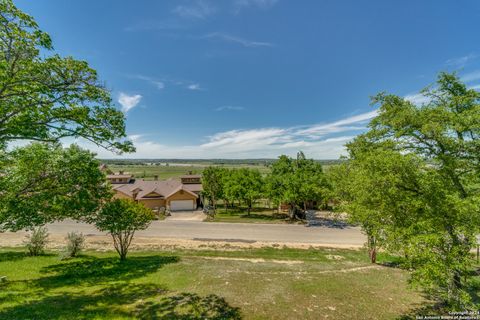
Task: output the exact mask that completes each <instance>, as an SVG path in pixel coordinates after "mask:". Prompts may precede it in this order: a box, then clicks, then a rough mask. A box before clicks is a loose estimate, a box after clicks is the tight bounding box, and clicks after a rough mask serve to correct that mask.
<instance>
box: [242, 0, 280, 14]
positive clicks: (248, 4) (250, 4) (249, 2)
mask: <svg viewBox="0 0 480 320" xmlns="http://www.w3.org/2000/svg"><path fill="white" fill-rule="evenodd" d="M277 2H278V0H235V1H234V2H233V7H234V11H235V13H239V12H240V11H242V10H243V9H247V8H259V9H269V8H271V7H273V6H274V5H275V4H277Z"/></svg>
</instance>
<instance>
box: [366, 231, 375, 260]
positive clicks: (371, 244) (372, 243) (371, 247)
mask: <svg viewBox="0 0 480 320" xmlns="http://www.w3.org/2000/svg"><path fill="white" fill-rule="evenodd" d="M368 256H369V257H370V262H371V263H377V243H376V239H375V237H374V236H368Z"/></svg>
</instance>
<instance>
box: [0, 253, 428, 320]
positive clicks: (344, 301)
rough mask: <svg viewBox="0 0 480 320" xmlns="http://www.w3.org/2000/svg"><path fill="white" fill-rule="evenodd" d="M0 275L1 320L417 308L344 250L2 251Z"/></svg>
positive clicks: (395, 272) (389, 276)
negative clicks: (121, 256) (122, 257)
mask: <svg viewBox="0 0 480 320" xmlns="http://www.w3.org/2000/svg"><path fill="white" fill-rule="evenodd" d="M381 258H382V257H381ZM383 259H384V258H383ZM1 275H5V276H7V278H8V280H7V281H6V282H4V283H1V284H0V319H134V318H140V319H323V318H328V319H394V318H396V317H398V316H400V315H402V314H405V313H408V312H409V311H411V310H413V309H414V308H417V307H419V306H420V304H422V302H424V300H423V299H422V298H421V296H420V295H419V293H417V292H415V291H413V290H410V289H408V287H407V277H408V276H407V273H406V272H405V271H403V270H400V269H397V268H391V267H381V266H372V265H370V264H369V263H368V259H367V257H366V254H365V253H364V252H362V251H351V250H330V249H310V250H296V249H286V248H284V249H274V248H268V249H267V248H265V249H248V250H237V251H212V250H210V251H208V250H205V251H180V250H178V251H171V252H134V253H131V254H130V256H129V258H128V260H127V261H125V262H123V263H121V262H119V260H118V258H117V256H116V254H114V253H113V252H103V253H101V252H86V253H85V254H84V255H83V256H81V257H79V258H75V259H71V260H67V261H61V260H60V259H59V258H58V253H50V254H47V255H45V256H40V257H28V256H26V255H25V254H24V252H23V251H19V249H2V250H0V276H1Z"/></svg>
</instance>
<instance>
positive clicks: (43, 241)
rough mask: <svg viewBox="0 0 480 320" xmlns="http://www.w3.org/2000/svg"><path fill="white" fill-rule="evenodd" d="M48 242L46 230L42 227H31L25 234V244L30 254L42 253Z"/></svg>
mask: <svg viewBox="0 0 480 320" xmlns="http://www.w3.org/2000/svg"><path fill="white" fill-rule="evenodd" d="M47 243H48V230H47V228H44V227H38V228H33V229H32V232H31V234H29V235H28V236H27V240H26V242H25V246H26V247H27V250H28V253H29V254H30V255H31V256H38V255H41V254H43V253H44V251H45V247H46V245H47Z"/></svg>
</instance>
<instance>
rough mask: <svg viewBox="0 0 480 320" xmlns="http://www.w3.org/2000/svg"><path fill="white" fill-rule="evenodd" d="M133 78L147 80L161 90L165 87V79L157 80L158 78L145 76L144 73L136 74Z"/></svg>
mask: <svg viewBox="0 0 480 320" xmlns="http://www.w3.org/2000/svg"><path fill="white" fill-rule="evenodd" d="M133 78H136V79H139V80H143V81H147V82H149V83H150V84H152V85H154V86H155V87H157V89H159V90H162V89H164V88H165V81H163V80H157V79H154V78H151V77H147V76H144V75H135V76H133Z"/></svg>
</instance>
